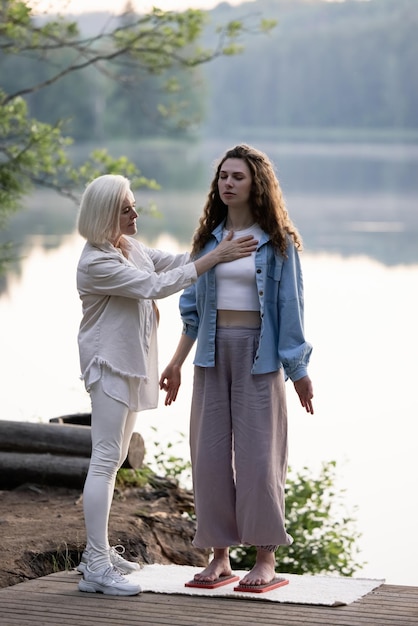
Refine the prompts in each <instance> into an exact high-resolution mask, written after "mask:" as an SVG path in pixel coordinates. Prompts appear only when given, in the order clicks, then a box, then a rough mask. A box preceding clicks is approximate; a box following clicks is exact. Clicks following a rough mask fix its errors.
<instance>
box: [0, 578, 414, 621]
mask: <svg viewBox="0 0 418 626" xmlns="http://www.w3.org/2000/svg"><path fill="white" fill-rule="evenodd" d="M78 580H79V576H78V575H77V574H76V573H75V572H61V573H57V574H51V575H50V576H45V577H44V578H38V579H36V580H32V581H28V582H25V583H21V584H19V585H14V586H13V587H7V588H5V589H0V625H1V626H29V625H31V626H68V625H70V624H71V626H134V625H135V626H137V625H141V626H157V625H159V624H161V625H164V626H197V625H199V626H210V625H213V626H224V625H225V626H412V625H414V626H417V625H418V587H399V586H394V585H382V586H381V587H379V588H378V589H376V590H375V591H373V592H371V593H369V594H368V595H366V596H364V597H363V598H362V599H361V600H359V601H357V602H353V603H352V604H350V605H348V606H342V607H341V606H340V607H332V608H330V607H321V606H306V605H296V604H278V603H273V602H268V601H262V600H256V601H254V600H246V599H241V598H240V599H229V598H228V599H227V598H213V597H212V598H204V597H201V596H185V595H184V596H183V595H166V594H154V593H142V594H141V595H139V596H134V597H128V598H121V597H111V596H104V595H101V594H83V593H80V592H79V591H78V590H77V582H78Z"/></svg>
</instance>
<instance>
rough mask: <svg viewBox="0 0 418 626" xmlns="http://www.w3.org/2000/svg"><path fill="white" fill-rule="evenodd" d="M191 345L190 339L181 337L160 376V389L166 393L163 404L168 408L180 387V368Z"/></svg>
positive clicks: (184, 336) (191, 339)
mask: <svg viewBox="0 0 418 626" xmlns="http://www.w3.org/2000/svg"><path fill="white" fill-rule="evenodd" d="M193 344H194V339H193V338H192V337H189V336H188V335H182V336H181V337H180V341H179V343H178V346H177V348H176V351H175V352H174V354H173V358H172V359H171V361H170V363H169V364H168V365H167V367H166V368H165V369H164V371H163V372H162V374H161V376H160V389H162V390H163V391H166V392H167V393H166V396H165V402H164V404H165V405H166V406H169V405H170V404H171V403H172V402H174V401H175V399H176V398H177V393H178V390H179V387H180V385H181V367H182V365H183V363H184V361H185V360H186V358H187V356H188V354H189V352H190V350H191V349H192V346H193Z"/></svg>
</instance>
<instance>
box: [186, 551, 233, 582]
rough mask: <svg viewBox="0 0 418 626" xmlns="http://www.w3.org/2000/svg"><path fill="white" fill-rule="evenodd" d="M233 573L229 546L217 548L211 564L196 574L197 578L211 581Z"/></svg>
mask: <svg viewBox="0 0 418 626" xmlns="http://www.w3.org/2000/svg"><path fill="white" fill-rule="evenodd" d="M231 574H232V570H231V564H230V562H229V550H228V548H222V549H219V548H215V550H214V556H213V560H212V561H211V562H210V563H209V565H208V566H207V567H206V568H205V569H204V570H203V572H200V573H199V574H196V575H195V576H194V579H195V580H198V581H201V582H205V583H211V582H213V581H214V580H217V579H218V578H219V577H220V576H230V575H231Z"/></svg>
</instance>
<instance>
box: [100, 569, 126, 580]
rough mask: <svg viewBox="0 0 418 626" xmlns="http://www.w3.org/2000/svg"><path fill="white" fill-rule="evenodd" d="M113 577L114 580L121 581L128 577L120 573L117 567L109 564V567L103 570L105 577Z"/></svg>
mask: <svg viewBox="0 0 418 626" xmlns="http://www.w3.org/2000/svg"><path fill="white" fill-rule="evenodd" d="M107 577H109V578H111V579H112V580H113V581H115V582H117V583H120V582H125V581H126V578H125V577H124V576H123V575H122V574H121V573H120V571H119V570H118V568H117V567H114V566H113V565H109V567H108V568H107V569H106V570H105V571H104V572H103V578H107Z"/></svg>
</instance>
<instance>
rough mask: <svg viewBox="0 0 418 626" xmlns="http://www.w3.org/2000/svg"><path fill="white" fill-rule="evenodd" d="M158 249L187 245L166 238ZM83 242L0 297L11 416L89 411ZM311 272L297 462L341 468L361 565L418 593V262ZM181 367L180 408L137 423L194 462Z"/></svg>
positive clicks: (293, 408) (321, 265) (163, 357)
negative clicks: (309, 351) (79, 284)
mask: <svg viewBox="0 0 418 626" xmlns="http://www.w3.org/2000/svg"><path fill="white" fill-rule="evenodd" d="M155 243H156V244H157V245H159V246H160V247H162V248H165V249H173V250H178V249H179V248H183V246H182V245H181V244H179V243H177V242H176V240H175V239H173V238H172V237H168V236H167V237H164V238H161V239H159V240H156V242H155ZM82 245H83V241H82V240H81V239H80V238H79V237H78V236H76V235H73V236H69V237H67V238H65V240H64V241H63V244H62V245H61V247H59V248H56V249H50V250H45V249H44V248H42V247H40V246H37V247H35V248H34V249H33V250H32V253H31V254H30V257H29V258H28V259H27V260H26V261H25V262H24V263H23V266H22V273H21V276H20V278H17V277H16V278H14V279H13V280H12V281H11V283H10V286H9V290H8V292H7V293H4V294H3V295H2V296H1V297H0V317H1V320H2V324H1V326H0V350H1V354H2V357H3V358H2V359H1V365H0V367H1V383H2V402H1V418H2V419H12V420H30V421H47V420H49V419H50V418H51V417H55V416H57V415H62V414H67V413H75V412H84V411H88V410H89V401H88V396H87V394H86V392H85V391H84V388H83V384H82V382H81V381H80V380H79V365H78V353H77V342H76V335H77V330H78V324H79V320H80V303H79V300H78V297H77V295H76V289H75V268H76V264H77V261H78V257H79V254H80V252H81V247H82ZM303 267H304V278H305V292H306V294H305V295H306V333H307V337H308V338H309V340H310V341H311V342H312V343H313V345H314V352H313V356H312V362H311V367H310V373H311V376H312V379H313V381H314V385H315V411H316V413H315V416H313V417H312V416H308V415H307V414H305V413H304V412H303V411H302V409H301V407H300V406H299V404H298V401H297V397H296V393H295V392H294V390H293V388H292V385H291V384H290V383H287V390H288V403H289V427H290V464H291V465H292V467H293V468H294V469H298V468H301V467H303V466H308V467H311V468H312V469H314V470H316V469H317V468H318V467H319V465H320V464H321V462H323V461H329V460H336V461H337V468H338V470H339V477H338V479H339V483H340V485H341V487H343V488H345V489H346V503H347V509H348V512H349V513H352V512H353V507H354V506H358V511H357V512H356V513H355V517H356V518H357V519H358V527H359V530H360V531H361V533H362V535H363V536H362V539H361V543H360V547H361V551H362V553H361V559H360V560H365V561H367V562H368V565H367V566H366V567H365V569H364V570H363V571H362V572H359V573H358V575H364V576H370V577H385V578H386V579H387V581H388V582H389V583H394V584H409V585H417V584H418V579H417V574H416V567H415V563H416V562H417V560H418V545H417V544H416V542H414V541H411V537H414V536H415V532H416V526H417V521H418V519H417V518H418V504H417V500H416V497H415V492H416V485H415V482H416V476H417V473H418V462H417V456H416V441H417V434H418V433H417V429H418V426H417V420H416V402H415V393H414V392H415V387H416V356H415V355H416V354H417V351H418V338H417V333H416V320H417V319H418V302H417V300H416V295H415V292H416V285H417V282H418V263H417V264H415V265H410V266H403V265H397V266H394V267H388V266H385V265H383V264H381V263H379V262H377V261H375V260H372V259H370V258H367V257H365V256H350V257H347V258H344V257H343V256H342V255H341V254H328V253H312V252H311V251H307V252H305V253H304V255H303ZM177 302H178V296H176V295H175V296H172V297H170V298H167V299H165V300H163V301H161V302H160V304H159V306H160V312H161V324H160V328H159V346H160V352H159V354H160V368H163V367H164V366H165V365H166V363H167V361H168V359H169V358H170V357H171V354H172V352H173V351H174V348H175V346H176V344H177V340H178V336H179V334H180V332H181V324H180V320H179V318H178V311H177ZM5 355H7V356H5ZM183 369H184V371H183V385H182V389H181V391H180V395H179V398H178V400H177V402H176V403H175V404H174V405H173V406H171V407H164V405H163V395H161V398H160V407H159V408H158V409H157V410H154V411H146V412H144V413H142V414H141V415H140V416H139V418H138V422H137V430H138V431H139V432H141V434H142V435H143V436H144V438H145V441H146V444H147V448H148V450H151V449H152V442H153V441H154V440H155V439H158V440H159V441H160V442H162V443H163V444H164V442H168V441H171V442H174V443H175V445H174V447H173V449H172V452H173V454H180V455H188V447H187V443H186V442H185V441H182V442H181V443H179V444H177V441H178V440H179V435H178V433H179V432H182V433H187V431H188V415H189V405H190V397H191V385H192V372H193V369H192V362H191V358H190V359H189V360H188V362H187V363H186V365H185V366H184V368H183ZM154 427H156V428H157V430H158V436H156V435H155V432H154V430H153V428H154ZM393 540H395V541H396V549H395V550H394V549H390V548H389V544H390V542H392V541H393ZM405 555H408V558H406V556H405Z"/></svg>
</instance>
